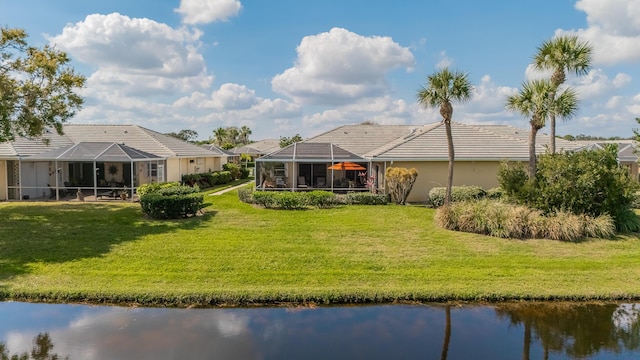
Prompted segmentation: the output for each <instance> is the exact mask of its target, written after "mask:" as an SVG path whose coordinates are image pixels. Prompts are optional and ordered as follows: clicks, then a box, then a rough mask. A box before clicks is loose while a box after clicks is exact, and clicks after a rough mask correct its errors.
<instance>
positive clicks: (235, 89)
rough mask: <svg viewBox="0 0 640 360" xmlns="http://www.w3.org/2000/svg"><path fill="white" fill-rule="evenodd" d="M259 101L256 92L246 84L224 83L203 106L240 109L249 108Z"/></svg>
mask: <svg viewBox="0 0 640 360" xmlns="http://www.w3.org/2000/svg"><path fill="white" fill-rule="evenodd" d="M258 101H259V99H258V98H257V97H256V92H255V91H254V90H251V89H248V88H247V87H246V86H244V85H238V84H222V86H220V89H218V90H216V91H215V92H214V93H213V94H211V99H210V100H208V101H206V102H204V103H203V104H202V105H201V106H202V107H205V108H213V109H220V110H239V109H248V108H250V107H251V106H253V105H255V104H256V103H257V102H258Z"/></svg>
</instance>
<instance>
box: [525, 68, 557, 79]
mask: <svg viewBox="0 0 640 360" xmlns="http://www.w3.org/2000/svg"><path fill="white" fill-rule="evenodd" d="M552 74H553V71H552V70H538V69H536V68H535V66H533V64H529V65H527V69H526V70H525V71H524V76H525V78H526V79H527V80H541V79H550V78H551V75H552Z"/></svg>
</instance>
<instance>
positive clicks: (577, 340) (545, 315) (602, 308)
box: [496, 303, 640, 359]
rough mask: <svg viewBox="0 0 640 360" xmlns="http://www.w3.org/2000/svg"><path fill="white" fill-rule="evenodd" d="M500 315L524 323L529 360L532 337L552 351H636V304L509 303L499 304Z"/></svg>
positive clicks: (639, 333)
mask: <svg viewBox="0 0 640 360" xmlns="http://www.w3.org/2000/svg"><path fill="white" fill-rule="evenodd" d="M496 313H497V315H498V317H508V318H509V319H510V322H511V324H514V325H522V326H523V327H524V334H523V359H529V352H530V347H531V340H532V336H535V338H536V339H537V340H538V341H539V342H540V343H541V345H542V347H543V349H544V354H543V358H544V359H548V357H549V352H550V351H551V352H557V353H564V354H567V355H568V356H570V357H575V358H585V357H589V356H593V355H595V354H598V353H600V352H608V353H613V354H621V353H622V352H625V351H627V352H630V351H631V352H637V351H638V349H639V347H640V341H639V340H640V322H639V321H638V319H639V314H640V307H639V306H638V305H637V304H620V305H618V304H585V305H581V306H576V305H575V304H563V303H551V304H536V303H529V304H510V305H498V306H496Z"/></svg>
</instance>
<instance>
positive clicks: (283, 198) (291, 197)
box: [274, 191, 307, 210]
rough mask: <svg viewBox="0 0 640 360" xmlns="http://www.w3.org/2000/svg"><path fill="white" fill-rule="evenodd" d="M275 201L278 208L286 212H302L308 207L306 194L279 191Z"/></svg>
mask: <svg viewBox="0 0 640 360" xmlns="http://www.w3.org/2000/svg"><path fill="white" fill-rule="evenodd" d="M274 200H275V206H276V207H277V208H280V209H285V210H300V209H304V208H305V207H306V206H307V194H306V193H300V192H290V191H278V192H276V196H275V197H274Z"/></svg>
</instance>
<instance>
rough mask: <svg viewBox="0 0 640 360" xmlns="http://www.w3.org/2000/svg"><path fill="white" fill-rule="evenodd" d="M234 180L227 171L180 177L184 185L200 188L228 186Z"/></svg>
mask: <svg viewBox="0 0 640 360" xmlns="http://www.w3.org/2000/svg"><path fill="white" fill-rule="evenodd" d="M233 180H235V179H234V178H233V176H231V172H229V171H214V172H210V173H201V174H188V175H182V183H183V184H184V185H189V186H195V185H198V186H199V187H200V188H209V187H212V186H214V185H220V184H228V183H230V182H232V181H233Z"/></svg>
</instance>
